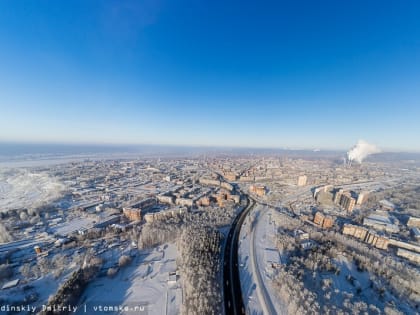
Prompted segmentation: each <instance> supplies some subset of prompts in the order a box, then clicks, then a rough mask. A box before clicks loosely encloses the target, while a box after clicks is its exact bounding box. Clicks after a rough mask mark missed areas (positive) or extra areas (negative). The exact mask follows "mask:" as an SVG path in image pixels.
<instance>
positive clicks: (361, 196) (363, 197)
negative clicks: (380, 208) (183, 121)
mask: <svg viewBox="0 0 420 315" xmlns="http://www.w3.org/2000/svg"><path fill="white" fill-rule="evenodd" d="M368 197H369V193H368V192H361V193H360V194H359V195H358V196H357V202H356V204H357V205H362V204H364V203H365V202H366V200H367V199H368Z"/></svg>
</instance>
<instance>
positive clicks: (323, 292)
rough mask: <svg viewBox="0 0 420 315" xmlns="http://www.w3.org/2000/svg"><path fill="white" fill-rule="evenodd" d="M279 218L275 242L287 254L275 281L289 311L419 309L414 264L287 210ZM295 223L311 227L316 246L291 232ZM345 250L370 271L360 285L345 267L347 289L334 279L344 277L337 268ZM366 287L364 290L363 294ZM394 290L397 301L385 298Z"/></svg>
mask: <svg viewBox="0 0 420 315" xmlns="http://www.w3.org/2000/svg"><path fill="white" fill-rule="evenodd" d="M282 219H284V220H280V222H277V225H278V226H280V228H279V234H278V236H277V245H278V248H279V250H280V251H282V253H283V256H285V257H287V259H285V260H284V264H283V265H281V266H280V267H279V270H278V274H277V276H276V277H275V280H274V285H275V287H276V288H277V292H278V294H279V296H280V298H281V299H282V300H283V301H285V304H286V305H287V307H288V310H289V312H293V313H297V314H299V313H305V314H310V313H314V314H315V313H320V312H321V313H331V314H338V313H340V312H341V313H369V314H380V313H383V312H384V313H386V314H398V313H400V312H403V313H404V312H407V310H411V311H412V312H415V311H416V310H418V308H419V306H418V301H419V300H420V299H419V295H418V292H417V291H418V290H420V288H419V287H418V285H417V283H420V275H419V270H418V269H416V268H413V267H411V266H409V265H407V264H406V263H404V262H402V261H399V260H397V259H395V257H393V256H390V255H386V254H384V252H383V251H380V250H378V249H376V248H371V247H370V246H368V245H367V244H365V243H362V242H359V241H357V240H356V239H352V238H348V237H346V236H344V235H342V234H340V233H337V232H334V231H320V230H318V229H316V228H315V227H312V226H309V225H302V224H301V223H300V224H299V222H298V221H299V220H296V219H294V218H290V217H287V216H284V218H283V216H282ZM296 229H302V230H304V231H306V232H309V235H310V238H311V239H312V240H315V241H316V244H317V246H316V247H315V248H313V249H311V250H306V251H305V250H302V249H301V248H300V246H299V243H298V242H297V241H295V238H294V237H293V232H294V231H295V230H296ZM343 256H346V257H347V260H348V261H350V262H355V264H356V266H357V269H358V271H359V272H363V271H367V272H368V273H369V277H370V281H369V283H370V287H368V288H365V287H361V286H360V283H358V281H357V279H356V278H354V276H355V277H357V274H358V273H357V274H353V271H351V269H350V270H347V268H346V272H347V273H348V272H349V271H350V273H349V274H348V275H345V276H346V277H345V278H344V279H346V280H347V281H348V284H347V287H348V286H350V287H353V289H352V290H350V291H348V292H346V290H344V291H343V290H341V289H340V288H338V287H337V286H336V285H335V281H332V279H334V278H335V279H336V280H337V281H338V279H342V277H339V276H338V275H340V272H341V270H340V268H341V264H340V263H339V261H340V259H341V258H340V257H343ZM346 280H345V281H346ZM340 281H342V280H340ZM364 290H367V291H368V293H367V294H365V293H364ZM372 293H373V294H372ZM367 296H369V297H370V298H369V299H368V298H367ZM392 296H394V298H392V299H398V300H399V301H400V304H399V305H396V306H389V305H387V304H386V302H387V301H388V300H389V297H392ZM337 306H339V307H337Z"/></svg>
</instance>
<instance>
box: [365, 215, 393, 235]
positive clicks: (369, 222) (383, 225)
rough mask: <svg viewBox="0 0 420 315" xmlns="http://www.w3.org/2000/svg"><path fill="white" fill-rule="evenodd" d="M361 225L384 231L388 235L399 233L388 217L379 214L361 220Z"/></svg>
mask: <svg viewBox="0 0 420 315" xmlns="http://www.w3.org/2000/svg"><path fill="white" fill-rule="evenodd" d="M363 225H366V226H369V227H372V228H374V229H375V230H379V231H386V232H389V233H398V232H399V231H400V229H399V227H398V226H397V225H396V224H392V222H391V220H390V218H389V217H388V216H383V215H379V214H371V215H369V216H367V217H366V218H364V219H363Z"/></svg>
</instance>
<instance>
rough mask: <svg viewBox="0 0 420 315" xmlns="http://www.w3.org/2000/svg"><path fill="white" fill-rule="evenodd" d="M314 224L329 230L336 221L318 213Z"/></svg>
mask: <svg viewBox="0 0 420 315" xmlns="http://www.w3.org/2000/svg"><path fill="white" fill-rule="evenodd" d="M314 223H315V224H316V225H319V226H320V227H322V228H324V229H328V228H330V227H332V226H333V223H334V221H333V218H332V217H331V216H325V215H324V214H322V213H321V212H319V211H318V212H317V213H315V216H314Z"/></svg>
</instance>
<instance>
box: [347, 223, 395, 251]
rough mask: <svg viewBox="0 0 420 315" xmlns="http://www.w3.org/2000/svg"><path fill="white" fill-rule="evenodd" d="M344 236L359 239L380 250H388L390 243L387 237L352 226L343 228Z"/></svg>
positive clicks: (348, 225)
mask: <svg viewBox="0 0 420 315" xmlns="http://www.w3.org/2000/svg"><path fill="white" fill-rule="evenodd" d="M343 234H344V235H350V236H353V237H355V238H358V239H359V240H361V241H363V242H365V243H367V244H370V245H372V246H375V247H376V248H379V249H387V248H388V245H389V243H390V241H389V239H388V238H386V237H383V236H380V235H378V234H376V233H374V232H372V231H369V230H368V229H366V228H363V227H360V226H356V225H351V224H345V225H344V226H343Z"/></svg>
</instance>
